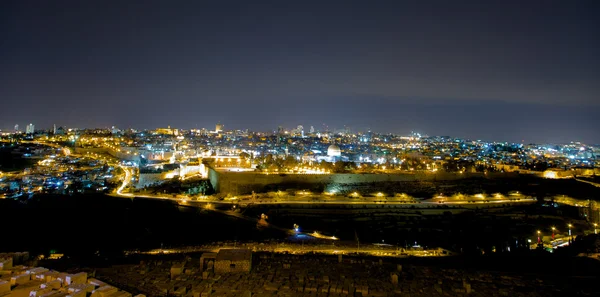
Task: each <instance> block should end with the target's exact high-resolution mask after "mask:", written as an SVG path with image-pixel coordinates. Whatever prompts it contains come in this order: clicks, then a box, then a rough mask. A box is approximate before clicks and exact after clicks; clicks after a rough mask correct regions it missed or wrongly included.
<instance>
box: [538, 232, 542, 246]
mask: <svg viewBox="0 0 600 297" xmlns="http://www.w3.org/2000/svg"><path fill="white" fill-rule="evenodd" d="M541 234H542V231H540V230H537V236H538V243H540V242H542V241H541Z"/></svg>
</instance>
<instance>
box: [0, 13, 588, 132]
mask: <svg viewBox="0 0 600 297" xmlns="http://www.w3.org/2000/svg"><path fill="white" fill-rule="evenodd" d="M117 3H118V2H104V3H103V4H102V5H100V4H92V3H79V2H73V3H70V4H69V5H67V4H66V3H36V4H35V5H32V3H28V2H22V1H18V2H16V1H15V2H10V1H8V2H4V3H2V4H1V5H2V9H0V11H1V12H0V14H1V15H2V18H3V19H4V20H6V22H5V23H6V24H7V25H6V26H4V27H5V30H3V36H4V37H5V40H6V43H5V44H6V45H7V46H6V47H4V51H3V55H1V56H0V66H2V68H3V72H2V73H1V74H0V97H1V98H3V99H4V100H3V104H4V108H2V110H1V111H0V118H2V122H1V123H0V128H2V129H3V130H9V129H11V127H13V126H14V124H15V123H20V125H21V127H25V125H26V124H28V123H30V122H32V123H34V124H35V125H36V126H37V127H40V128H42V127H52V125H53V124H55V123H56V124H58V125H64V126H80V127H109V126H112V125H115V126H119V127H123V128H128V127H131V128H137V129H141V128H153V127H163V126H167V125H171V126H174V127H182V128H188V129H189V128H201V127H210V126H212V125H213V123H215V122H219V121H220V122H223V123H227V126H228V127H230V128H233V129H245V128H250V129H253V130H261V131H265V130H271V129H273V128H274V127H277V126H279V125H284V126H288V127H295V125H297V124H304V125H309V124H311V125H314V126H315V127H318V126H321V125H322V124H323V123H325V124H327V125H328V126H330V127H338V128H341V127H343V126H350V127H353V128H354V129H363V130H364V129H368V128H370V129H373V130H377V131H381V132H385V133H406V132H409V131H412V130H421V131H427V132H428V133H429V134H431V135H456V136H457V137H462V138H472V139H498V140H502V141H513V142H521V141H525V142H552V143H560V142H568V141H571V140H581V141H584V142H589V143H599V142H600V135H599V134H600V133H598V132H597V130H596V129H595V127H597V126H598V124H600V122H599V120H598V118H597V116H596V114H595V111H596V110H597V109H598V107H600V105H599V104H600V102H599V100H597V99H598V94H599V93H600V92H599V91H600V89H599V87H598V86H599V85H600V73H598V71H597V69H600V64H599V63H600V59H599V57H598V51H597V49H598V47H599V46H600V41H599V38H598V36H600V34H599V33H600V32H598V29H597V28H600V26H598V20H597V18H596V15H598V13H599V12H600V9H599V8H600V5H598V3H597V2H596V1H577V2H546V3H544V6H543V9H540V7H538V6H537V5H536V4H533V3H525V4H520V5H519V6H516V5H511V4H510V3H505V2H499V1H498V2H493V1H492V2H488V3H486V4H485V5H481V4H477V2H474V1H465V2H461V3H452V4H449V3H445V2H442V1H432V2H430V3H424V4H418V3H396V1H394V2H380V3H378V4H377V5H365V4H364V3H359V2H348V1H344V2H343V5H340V3H336V2H329V3H325V4H323V3H318V2H304V3H302V4H295V5H281V4H277V3H268V4H267V3H266V2H261V3H253V4H252V5H248V4H244V3H235V4H234V3H231V4H227V3H212V4H206V3H204V4H203V3H195V2H182V3H179V5H177V6H173V5H166V4H164V3H160V2H148V1H144V2H135V1H132V2H129V3H128V4H126V5H124V4H122V3H119V4H117ZM428 4H434V5H428ZM40 48H41V49H43V50H40Z"/></svg>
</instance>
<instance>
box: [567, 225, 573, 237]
mask: <svg viewBox="0 0 600 297" xmlns="http://www.w3.org/2000/svg"><path fill="white" fill-rule="evenodd" d="M567 226H569V236H571V227H573V225H571V224H569V225H567Z"/></svg>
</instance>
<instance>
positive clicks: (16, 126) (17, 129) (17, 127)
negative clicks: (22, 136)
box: [15, 124, 19, 132]
mask: <svg viewBox="0 0 600 297" xmlns="http://www.w3.org/2000/svg"><path fill="white" fill-rule="evenodd" d="M15 132H19V124H16V125H15Z"/></svg>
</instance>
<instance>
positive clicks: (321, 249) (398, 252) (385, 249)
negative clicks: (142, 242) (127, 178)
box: [126, 242, 451, 257]
mask: <svg viewBox="0 0 600 297" xmlns="http://www.w3.org/2000/svg"><path fill="white" fill-rule="evenodd" d="M223 248H248V249H251V250H254V251H257V252H260V251H265V252H274V253H290V254H306V253H322V254H330V255H343V254H346V255H348V254H355V253H360V254H363V255H370V256H378V257H407V256H416V257H440V256H448V255H451V254H450V253H446V254H444V253H442V250H441V249H432V250H420V249H400V248H398V247H396V246H392V245H374V244H365V245H364V246H363V245H361V246H359V245H356V244H353V243H352V244H351V243H349V242H348V243H334V244H328V243H323V244H320V243H317V244H300V243H243V244H237V243H234V244H231V245H205V246H190V247H184V248H170V249H155V250H150V251H147V252H140V251H127V252H126V253H127V254H131V253H135V254H150V255H155V254H176V253H190V252H215V253H216V252H218V251H219V250H220V249H223Z"/></svg>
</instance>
